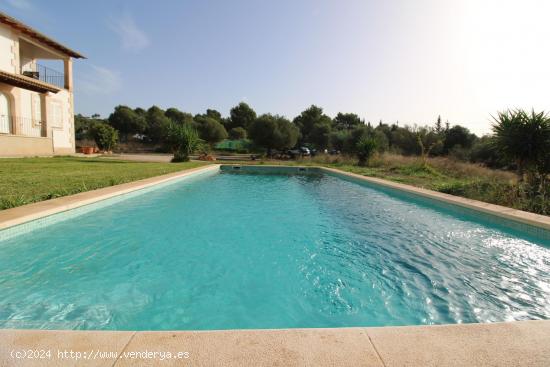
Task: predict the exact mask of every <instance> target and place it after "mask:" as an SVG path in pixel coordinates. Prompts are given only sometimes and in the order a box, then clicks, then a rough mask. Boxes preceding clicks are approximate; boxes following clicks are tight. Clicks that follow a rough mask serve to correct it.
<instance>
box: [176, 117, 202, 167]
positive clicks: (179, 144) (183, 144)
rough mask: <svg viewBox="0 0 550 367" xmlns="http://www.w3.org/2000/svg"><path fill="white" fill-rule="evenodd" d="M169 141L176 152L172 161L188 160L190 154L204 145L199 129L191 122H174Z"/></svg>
mask: <svg viewBox="0 0 550 367" xmlns="http://www.w3.org/2000/svg"><path fill="white" fill-rule="evenodd" d="M168 141H169V144H170V147H171V150H172V153H173V154H174V157H173V158H172V162H188V161H189V156H190V155H191V154H193V153H194V152H196V151H197V150H199V149H200V148H201V147H202V146H203V141H202V140H201V139H200V138H199V134H198V132H197V130H196V129H195V128H194V127H193V126H192V125H190V124H183V125H180V124H172V125H171V126H170V129H169V132H168Z"/></svg>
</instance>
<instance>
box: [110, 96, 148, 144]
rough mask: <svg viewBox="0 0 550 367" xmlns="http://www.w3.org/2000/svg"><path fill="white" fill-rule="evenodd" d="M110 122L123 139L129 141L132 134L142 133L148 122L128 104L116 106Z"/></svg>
mask: <svg viewBox="0 0 550 367" xmlns="http://www.w3.org/2000/svg"><path fill="white" fill-rule="evenodd" d="M109 124H110V125H111V126H112V127H114V128H115V129H116V130H118V132H119V133H120V135H121V137H122V140H123V141H127V140H128V136H129V135H131V134H141V133H143V132H144V131H145V129H146V127H147V123H146V121H145V118H144V117H143V116H141V115H139V114H138V113H136V112H135V111H134V110H133V109H131V108H130V107H128V106H122V105H120V106H116V107H115V110H114V112H113V113H111V115H110V116H109Z"/></svg>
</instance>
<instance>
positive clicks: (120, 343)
mask: <svg viewBox="0 0 550 367" xmlns="http://www.w3.org/2000/svg"><path fill="white" fill-rule="evenodd" d="M134 334H135V331H73V330H17V329H0V366H25V367H27V366H45V365H47V366H77V365H78V366H82V365H84V366H94V367H95V366H101V367H103V366H113V365H114V363H115V362H116V358H99V355H96V351H100V352H116V353H121V352H122V350H123V349H124V347H125V346H127V344H128V342H129V341H130V340H131V338H132V336H133V335H134ZM28 350H32V351H41V350H49V351H50V352H51V358H49V359H35V358H33V359H30V358H22V357H21V355H19V357H18V356H17V354H16V353H18V352H19V353H22V352H23V351H28ZM65 351H66V352H67V353H69V354H68V355H67V357H66V358H59V354H58V352H61V353H63V352H65ZM71 351H72V352H73V353H75V354H73V356H76V353H77V352H78V353H81V359H80V360H76V359H75V358H74V357H73V358H70V357H69V355H70V353H71ZM84 353H86V355H87V356H88V355H90V354H91V355H90V356H89V357H87V358H84ZM61 356H63V355H61Z"/></svg>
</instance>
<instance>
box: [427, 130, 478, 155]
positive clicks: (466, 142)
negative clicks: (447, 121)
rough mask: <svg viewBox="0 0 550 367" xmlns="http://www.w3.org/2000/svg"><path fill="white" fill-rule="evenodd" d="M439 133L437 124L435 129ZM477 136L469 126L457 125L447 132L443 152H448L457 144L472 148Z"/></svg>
mask: <svg viewBox="0 0 550 367" xmlns="http://www.w3.org/2000/svg"><path fill="white" fill-rule="evenodd" d="M434 131H435V132H436V133H437V126H436V128H435V130H434ZM475 139H476V136H475V135H474V134H472V133H471V132H470V130H468V129H467V128H465V127H463V126H460V125H455V126H453V127H451V128H450V129H449V131H447V132H446V133H445V138H444V140H443V153H444V154H448V153H449V152H450V151H451V149H453V148H454V147H455V146H460V147H462V148H468V149H469V148H471V147H472V144H473V142H474V140H475Z"/></svg>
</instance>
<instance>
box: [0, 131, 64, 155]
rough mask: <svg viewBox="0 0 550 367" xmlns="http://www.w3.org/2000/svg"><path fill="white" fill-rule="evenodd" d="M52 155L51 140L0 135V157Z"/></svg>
mask: <svg viewBox="0 0 550 367" xmlns="http://www.w3.org/2000/svg"><path fill="white" fill-rule="evenodd" d="M38 155H53V149H52V139H50V138H32V137H28V136H17V135H0V156H2V157H19V156H31V157H32V156H38Z"/></svg>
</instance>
